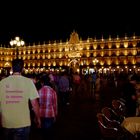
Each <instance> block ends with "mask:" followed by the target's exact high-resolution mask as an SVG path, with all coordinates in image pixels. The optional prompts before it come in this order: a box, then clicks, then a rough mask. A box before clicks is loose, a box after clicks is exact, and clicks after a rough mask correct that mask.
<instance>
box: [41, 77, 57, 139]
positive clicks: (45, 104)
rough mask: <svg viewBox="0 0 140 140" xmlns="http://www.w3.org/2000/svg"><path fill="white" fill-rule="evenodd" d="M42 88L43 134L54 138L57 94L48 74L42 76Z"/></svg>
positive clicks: (44, 136) (45, 136)
mask: <svg viewBox="0 0 140 140" xmlns="http://www.w3.org/2000/svg"><path fill="white" fill-rule="evenodd" d="M41 84H42V88H41V89H40V90H39V96H40V98H39V105H40V117H41V128H42V130H41V131H42V133H43V134H42V136H43V138H44V139H46V138H52V136H53V134H52V130H53V124H54V122H55V120H56V116H57V94H56V92H55V90H54V89H53V88H52V87H51V84H50V78H49V76H48V75H43V76H42V78H41Z"/></svg>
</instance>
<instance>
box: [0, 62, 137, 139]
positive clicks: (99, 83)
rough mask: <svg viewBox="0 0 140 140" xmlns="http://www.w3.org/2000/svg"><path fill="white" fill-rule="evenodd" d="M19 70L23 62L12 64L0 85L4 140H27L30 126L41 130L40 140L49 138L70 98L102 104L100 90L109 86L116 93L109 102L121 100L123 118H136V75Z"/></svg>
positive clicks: (102, 95) (103, 96)
mask: <svg viewBox="0 0 140 140" xmlns="http://www.w3.org/2000/svg"><path fill="white" fill-rule="evenodd" d="M23 66H24V62H23V60H21V59H15V60H13V62H12V70H13V74H12V75H9V76H6V77H4V78H2V79H1V81H0V120H1V126H2V128H3V134H4V139H5V140H28V139H29V134H30V129H31V126H32V125H33V124H34V125H35V127H37V128H39V129H40V130H41V135H42V139H46V138H48V137H50V138H51V136H52V135H53V134H52V132H51V131H52V129H53V125H54V123H55V122H56V121H57V116H58V114H59V110H60V109H61V108H64V107H66V106H69V105H70V104H71V96H72V97H74V99H75V100H76V101H77V102H78V101H79V99H80V98H81V97H82V98H84V97H87V98H89V99H92V100H93V101H94V100H99V101H100V102H104V100H105V96H106V95H105V94H104V88H106V87H109V86H111V87H113V88H116V91H117V95H116V96H115V95H113V93H112V98H113V97H114V98H116V97H117V98H123V99H124V100H125V103H126V107H127V116H136V115H137V116H139V115H140V111H139V110H140V109H139V108H140V88H139V87H140V86H139V76H138V75H137V74H119V75H103V74H98V73H96V72H94V73H92V74H87V75H79V74H78V73H72V74H69V73H67V71H63V72H62V73H61V74H54V73H52V72H50V73H45V72H43V73H40V74H25V73H22V70H23ZM97 97H98V98H97Z"/></svg>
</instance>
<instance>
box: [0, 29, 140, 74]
mask: <svg viewBox="0 0 140 140" xmlns="http://www.w3.org/2000/svg"><path fill="white" fill-rule="evenodd" d="M18 51H19V52H18V57H19V58H22V59H23V60H24V63H25V65H24V68H25V69H24V70H25V71H27V72H40V71H49V70H52V71H60V70H62V69H65V68H67V69H69V70H72V71H74V72H75V71H77V72H81V73H83V72H86V71H88V72H90V71H99V72H113V71H117V72H120V71H126V72H129V71H135V72H139V71H140V56H139V55H140V37H138V36H135V35H133V36H132V37H127V36H126V35H125V36H124V37H123V38H119V36H117V37H116V38H111V36H109V38H108V39H104V38H103V37H102V38H101V39H96V38H87V40H82V39H81V38H79V35H78V33H76V32H75V31H73V32H72V33H71V35H70V39H69V40H67V41H66V42H62V41H60V42H53V43H48V44H45V43H44V44H38V45H32V46H26V45H25V46H22V47H19V48H18ZM15 53H16V51H15V48H14V47H2V46H1V47H0V68H1V70H2V69H8V68H10V67H11V61H12V60H13V59H14V58H15V56H16V54H15Z"/></svg>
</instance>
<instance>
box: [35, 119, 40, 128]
mask: <svg viewBox="0 0 140 140" xmlns="http://www.w3.org/2000/svg"><path fill="white" fill-rule="evenodd" d="M34 122H35V124H36V126H37V128H41V119H40V118H34Z"/></svg>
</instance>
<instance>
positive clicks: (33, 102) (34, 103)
mask: <svg viewBox="0 0 140 140" xmlns="http://www.w3.org/2000/svg"><path fill="white" fill-rule="evenodd" d="M31 105H32V107H33V110H34V113H35V117H36V118H35V119H36V123H37V127H39V128H40V127H41V121H40V115H39V104H38V100H37V99H33V100H31Z"/></svg>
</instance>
